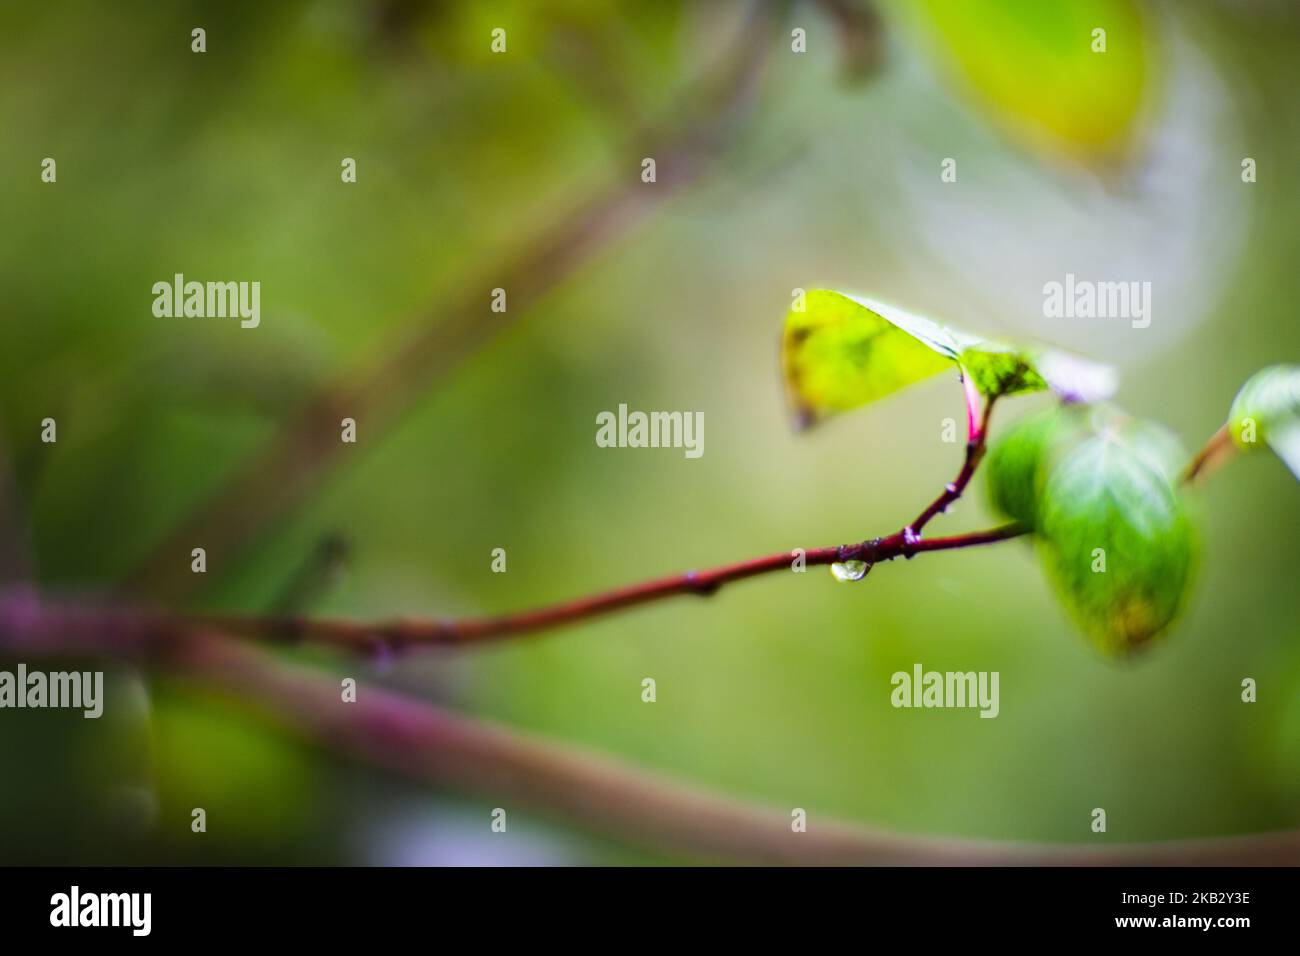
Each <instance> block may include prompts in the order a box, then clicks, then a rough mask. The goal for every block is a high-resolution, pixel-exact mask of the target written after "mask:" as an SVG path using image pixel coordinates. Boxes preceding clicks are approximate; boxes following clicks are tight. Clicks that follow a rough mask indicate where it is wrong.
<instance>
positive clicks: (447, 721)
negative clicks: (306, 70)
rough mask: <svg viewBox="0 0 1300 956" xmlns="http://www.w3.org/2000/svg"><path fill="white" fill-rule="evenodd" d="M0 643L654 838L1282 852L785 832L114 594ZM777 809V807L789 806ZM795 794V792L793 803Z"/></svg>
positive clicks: (1199, 857) (750, 810) (949, 848)
mask: <svg viewBox="0 0 1300 956" xmlns="http://www.w3.org/2000/svg"><path fill="white" fill-rule="evenodd" d="M0 653H3V654H7V655H16V656H19V657H24V656H26V657H42V658H48V657H58V656H64V655H73V656H79V657H80V656H107V657H112V658H118V659H120V658H123V657H125V658H128V659H132V660H138V661H140V662H142V663H145V664H148V665H150V666H151V667H153V668H155V669H160V670H163V671H165V672H167V673H170V674H172V675H176V676H179V677H180V678H182V679H184V680H185V681H187V682H194V683H197V684H201V685H203V686H205V687H209V688H216V689H219V690H221V691H222V692H224V693H226V694H228V695H230V696H232V697H234V698H237V699H238V700H240V701H242V702H244V703H246V704H248V705H250V706H252V707H253V708H254V709H255V710H256V711H257V712H258V713H259V714H261V715H262V716H263V717H265V718H268V719H269V720H271V721H272V722H273V723H274V724H275V725H276V726H278V727H280V728H282V729H283V730H286V731H288V732H290V733H292V734H294V735H296V736H298V737H301V738H303V739H305V740H307V741H309V742H311V743H314V744H316V745H317V746H320V747H323V748H325V749H327V750H328V751H330V752H331V753H337V754H340V755H343V756H346V757H348V758H350V759H353V760H356V761H359V762H361V763H365V764H368V765H371V766H375V767H379V768H382V769H384V770H388V771H391V772H392V773H395V774H398V775H400V776H403V777H407V778H411V779H415V780H419V781H423V782H426V783H430V784H433V785H436V786H439V787H447V788H450V789H454V790H457V791H462V792H465V793H469V794H474V795H477V796H480V797H483V798H485V799H486V800H488V801H490V802H491V804H492V805H493V806H501V807H505V808H507V810H513V809H514V808H515V807H516V806H518V807H520V808H525V809H531V810H536V811H538V812H539V813H541V814H543V815H546V816H550V817H556V818H560V819H562V820H564V821H566V822H568V823H570V824H572V825H574V826H577V827H579V828H581V829H584V830H590V831H596V832H600V833H604V834H607V835H609V836H612V837H615V838H617V839H620V840H623V841H626V842H630V843H637V844H641V845H644V846H646V847H647V848H649V849H651V850H654V851H657V852H661V853H662V852H667V853H672V854H680V855H684V856H688V857H692V858H698V859H702V860H719V861H730V862H747V863H776V864H802V865H923V864H930V865H1002V864H1016V865H1035V866H1036V865H1048V866H1052V865H1099V866H1100V865H1105V866H1128V865H1143V866H1153V865H1167V866H1190V865H1252V864H1254V865H1294V864H1296V863H1298V862H1300V831H1297V830H1291V831H1284V832H1279V833H1269V834H1258V835H1253V836H1244V837H1231V838H1223V839H1211V840H1189V841H1181V842H1174V843H1165V844H1132V845H1128V846H1115V845H1102V846H1083V845H1073V844H1069V845H1059V844H1058V845H1052V844H1016V843H999V842H994V841H978V840H960V839H941V838H934V837H912V836H906V835H902V834H896V833H888V832H886V831H882V830H875V829H872V828H868V827H862V826H856V825H851V824H844V823H836V822H833V821H825V820H822V819H821V818H820V817H819V816H818V814H817V813H816V810H815V809H814V810H812V811H810V813H809V819H808V824H807V831H806V832H803V833H796V832H793V830H792V828H791V815H790V811H789V810H786V811H772V810H764V809H761V808H757V807H754V806H751V805H749V804H746V803H742V802H737V801H734V800H730V799H728V798H726V797H723V796H719V795H717V794H714V793H709V792H707V791H704V790H701V789H698V788H694V787H689V786H684V785H681V784H677V783H673V782H670V781H668V780H666V779H664V778H662V777H659V776H658V775H655V774H652V773H649V772H647V771H644V770H637V769H633V768H631V767H627V766H624V765H621V764H618V763H616V762H614V761H611V760H608V759H604V758H599V757H595V756H592V755H589V754H586V753H582V752H579V751H577V750H574V749H571V748H568V747H562V746H558V745H556V744H552V743H546V742H543V741H539V740H536V739H534V738H531V737H529V736H527V735H524V734H519V733H515V732H513V731H509V730H506V729H504V728H502V727H498V726H494V725H492V724H488V723H484V722H481V721H477V720H473V719H470V718H466V717H462V716H458V715H455V714H451V713H449V712H447V711H444V710H441V709H439V708H437V707H434V706H432V705H430V704H428V703H426V702H424V701H421V700H418V699H415V698H411V697H408V696H405V695H402V694H398V693H395V692H393V691H389V690H386V689H384V688H382V687H372V686H368V685H365V684H364V683H363V685H362V686H361V687H360V688H359V690H358V693H357V699H356V701H355V702H354V703H344V702H343V701H342V699H341V696H340V687H339V684H338V683H337V681H336V679H334V678H332V677H328V676H326V675H324V674H321V673H319V672H317V671H314V670H311V669H308V668H305V667H302V666H300V665H291V664H288V663H286V662H284V661H281V660H279V659H277V658H276V657H275V656H273V655H272V654H270V653H269V652H267V651H263V650H260V649H258V648H255V647H252V646H250V645H246V644H243V643H242V642H239V641H235V640H232V639H229V638H226V637H223V636H219V635H217V634H216V633H215V632H212V631H204V630H199V629H190V630H186V629H183V628H178V627H177V625H176V623H175V622H174V621H164V620H161V619H156V618H155V619H151V618H149V617H147V616H142V615H136V614H131V613H128V612H124V611H121V610H118V611H102V610H95V609H76V608H68V607H59V606H48V605H41V604H38V603H36V602H35V601H34V600H33V599H32V598H31V597H30V595H22V596H13V595H0ZM792 809H793V808H792ZM805 809H807V808H805Z"/></svg>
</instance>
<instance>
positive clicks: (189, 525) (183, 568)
mask: <svg viewBox="0 0 1300 956" xmlns="http://www.w3.org/2000/svg"><path fill="white" fill-rule="evenodd" d="M783 6H784V5H783V4H781V3H769V2H755V3H753V4H752V5H751V7H750V8H749V10H748V13H747V15H746V18H745V20H744V22H743V23H742V25H741V26H740V27H739V29H738V31H737V35H736V36H735V37H734V39H733V40H732V42H731V44H730V46H729V48H728V49H727V50H726V51H725V52H724V54H723V55H722V56H721V57H720V58H719V60H718V61H717V62H716V63H715V64H714V65H713V67H712V68H711V69H709V70H708V71H707V72H706V73H705V74H704V76H703V77H702V78H700V79H699V80H698V82H696V83H695V84H694V85H693V86H692V87H690V88H689V89H687V90H685V91H683V92H682V94H681V96H680V97H679V98H678V103H679V104H680V108H679V109H677V110H676V111H675V112H674V115H673V118H672V119H671V120H670V121H668V122H667V123H664V124H662V125H658V126H652V127H650V128H647V129H642V130H639V131H637V133H636V134H635V135H634V136H633V137H632V139H633V144H632V145H633V149H631V150H629V151H628V154H627V155H628V164H627V167H626V168H625V169H624V170H623V171H622V173H621V174H620V175H619V176H618V177H617V180H616V181H615V182H614V183H612V184H610V185H608V186H606V187H605V188H604V189H601V190H598V191H596V192H595V195H594V196H593V197H592V198H590V199H588V200H585V201H583V202H582V203H580V204H579V205H578V206H577V207H576V208H574V209H573V210H572V211H571V212H570V213H569V214H568V215H566V216H563V217H562V218H561V219H560V221H559V222H558V223H556V224H555V225H554V226H553V227H551V228H549V229H548V230H546V232H545V233H544V234H542V235H539V236H537V237H534V238H533V239H532V240H531V241H530V242H528V243H526V244H525V246H524V247H523V250H522V251H521V252H518V253H516V254H515V255H513V256H509V257H507V258H506V259H505V261H502V262H497V263H493V264H492V265H491V266H490V267H488V268H486V269H484V270H483V271H482V273H480V274H478V275H477V276H475V277H474V279H473V280H472V281H469V282H467V283H466V284H465V286H464V288H463V290H462V292H461V294H460V295H459V296H458V297H455V298H454V301H453V304H452V305H451V306H450V307H448V308H445V309H444V307H443V306H441V305H440V306H437V307H435V308H434V309H432V310H430V311H429V312H427V313H425V314H423V315H421V316H420V317H419V318H418V319H417V320H416V321H415V322H414V323H413V324H412V327H411V328H410V329H409V331H408V332H407V334H405V335H404V336H401V337H400V338H399V339H398V340H397V341H396V342H395V343H393V344H392V346H391V347H389V348H388V349H387V350H386V351H383V352H382V353H381V355H380V356H379V357H378V358H377V359H375V360H374V361H372V362H371V363H370V364H369V365H367V366H366V367H364V368H361V369H358V370H357V371H356V372H355V373H354V374H353V375H352V376H351V378H350V379H349V380H348V381H347V382H346V383H344V384H340V385H338V386H337V387H329V388H325V389H324V390H322V391H321V392H320V393H319V394H317V395H315V396H314V397H312V398H310V399H309V400H308V401H307V402H305V403H304V405H303V406H302V408H301V410H300V411H299V412H298V414H297V415H296V417H294V418H292V419H291V420H290V421H289V422H287V423H286V424H285V425H284V426H283V427H282V428H281V429H280V431H279V433H278V434H276V435H275V436H273V437H272V438H271V439H270V440H269V441H268V442H267V443H266V445H265V446H264V447H263V448H262V449H261V450H260V452H258V453H255V454H254V455H253V456H252V457H251V459H250V460H248V461H247V462H244V463H243V464H241V465H240V466H238V467H237V468H236V470H235V471H234V473H233V474H232V475H230V476H229V477H228V478H227V479H226V480H225V482H224V483H223V484H222V485H221V486H220V487H219V488H218V490H217V491H216V493H215V494H213V495H212V496H211V497H210V498H209V499H208V500H207V501H206V502H204V503H202V504H201V505H200V506H199V507H198V509H197V510H196V511H195V512H194V513H193V514H192V515H191V516H190V517H189V518H187V519H186V520H185V521H184V522H182V524H181V525H180V526H179V527H178V528H176V529H175V530H174V531H173V532H172V533H171V534H169V535H168V536H167V537H166V538H165V539H164V540H163V541H162V542H161V543H160V544H159V545H158V546H157V547H156V548H155V549H154V550H153V552H152V553H151V554H150V555H149V556H148V557H147V558H146V559H145V560H144V561H143V562H142V563H141V564H140V565H139V566H138V567H137V568H136V569H135V571H134V572H133V573H132V574H131V575H130V576H129V579H128V581H127V582H126V589H127V590H129V591H130V592H131V593H134V594H138V595H145V596H148V597H152V598H166V599H172V598H180V597H184V596H185V595H186V594H188V593H190V592H191V591H192V590H193V589H194V588H195V587H196V586H197V584H198V583H199V582H200V581H201V579H199V578H196V577H195V576H194V575H192V574H190V573H189V567H188V563H187V562H188V557H187V556H188V555H189V552H190V549H191V548H194V547H203V548H205V549H206V550H207V555H208V562H209V565H210V566H214V567H221V566H223V565H226V566H228V565H229V564H231V563H232V562H234V561H235V560H236V559H237V558H238V556H239V555H240V553H241V552H242V551H243V550H244V549H245V548H246V547H247V546H248V545H249V544H250V543H251V542H252V541H253V540H254V539H255V538H256V537H257V536H258V535H259V534H261V533H262V532H264V531H265V530H266V529H267V528H268V526H270V525H271V524H273V523H274V522H275V521H276V520H278V519H280V518H282V517H283V516H284V515H285V513H286V512H287V511H288V510H289V509H290V508H291V507H292V506H294V505H295V504H297V503H299V502H301V501H302V499H303V498H304V497H305V495H306V494H307V493H308V492H310V491H311V490H312V489H313V488H314V487H315V486H316V484H317V483H318V482H319V481H320V480H321V479H322V477H323V476H324V474H325V472H326V470H327V469H328V467H329V466H330V465H331V464H333V463H334V462H335V461H336V460H337V459H338V458H339V456H340V454H341V453H342V451H343V450H344V449H346V448H348V447H349V446H347V445H344V444H343V443H342V442H341V441H340V440H339V423H340V420H341V419H342V418H344V417H350V418H354V419H356V421H357V423H358V427H359V428H360V429H361V430H363V432H364V434H365V435H366V441H367V442H371V441H374V440H375V439H376V438H378V436H380V435H381V434H382V433H383V432H384V430H385V429H386V428H387V427H389V426H390V425H391V424H392V423H393V422H394V421H395V420H396V419H397V418H398V417H399V416H400V415H401V413H402V412H404V411H405V410H406V409H408V408H409V407H410V406H411V404H412V403H413V402H414V401H415V400H416V399H417V398H419V397H420V396H421V395H422V394H424V393H425V392H427V391H428V390H429V389H430V388H431V387H433V386H434V385H436V384H438V383H439V382H441V381H442V380H444V379H445V378H446V377H447V376H448V375H450V374H451V373H452V372H453V371H454V370H455V369H456V368H457V367H458V366H459V365H460V363H461V362H463V361H464V360H465V359H466V358H467V357H468V356H469V355H470V354H472V353H473V352H474V351H475V350H476V349H477V348H479V347H481V346H482V345H483V344H484V343H485V342H487V341H489V340H490V339H491V338H493V337H494V336H495V335H496V334H498V333H499V332H501V331H502V330H503V329H504V328H506V327H507V326H508V324H509V323H510V321H512V320H514V319H517V318H518V317H519V316H521V315H522V314H524V313H525V312H526V311H527V310H528V309H529V308H530V307H531V306H533V305H535V304H536V303H537V302H538V301H539V300H540V299H541V298H542V297H543V296H544V295H545V294H546V293H547V292H550V291H551V290H552V289H554V288H555V287H556V286H558V285H559V284H560V283H561V282H562V281H564V280H565V279H566V278H568V277H569V276H571V275H572V274H573V273H574V272H575V271H576V270H577V269H578V268H579V267H580V266H582V265H584V264H586V263H588V262H590V261H591V259H592V258H593V257H594V256H595V255H596V254H597V253H598V252H600V251H601V250H603V249H604V248H606V247H607V246H608V245H609V244H610V243H611V242H613V241H614V240H616V239H618V238H619V237H621V236H623V235H625V234H626V233H627V232H628V231H629V230H630V229H631V228H632V227H633V226H635V225H636V224H637V223H638V222H640V221H642V220H643V219H644V218H645V217H646V216H647V215H648V214H650V213H651V212H653V211H654V210H655V209H657V208H659V207H660V206H662V205H663V204H664V203H665V202H666V201H667V200H668V199H669V198H671V197H672V196H674V195H676V194H678V193H679V192H680V191H681V190H682V189H683V188H685V187H686V186H688V185H689V184H690V183H692V182H694V181H695V180H696V179H698V178H699V176H700V175H701V173H702V172H703V171H704V170H705V168H706V166H707V163H708V161H709V160H710V159H711V158H712V157H713V156H715V155H716V154H717V152H718V150H719V149H720V148H721V147H722V145H723V144H724V143H725V142H726V139H727V136H728V135H729V133H730V131H731V129H732V127H733V126H734V125H735V123H736V121H737V120H738V119H739V117H740V116H741V115H742V114H743V113H744V112H745V109H746V107H747V106H748V104H749V103H750V101H751V98H752V94H753V92H754V90H755V88H756V85H757V82H758V79H759V77H760V75H761V72H762V68H763V66H764V64H765V62H766V60H767V57H768V55H769V53H770V52H771V50H772V46H773V39H774V28H775V27H776V26H777V24H778V22H779V20H778V16H777V14H778V13H779V11H780V10H781V8H782V7H783ZM642 156H654V157H655V158H656V164H657V176H658V178H657V182H655V183H643V182H641V180H640V176H639V171H640V167H639V160H640V157H642ZM497 287H500V288H504V289H506V290H507V293H508V295H509V297H510V299H509V301H510V311H509V312H508V313H504V314H495V313H490V312H488V309H487V306H488V302H489V294H490V291H491V290H492V289H493V288H497Z"/></svg>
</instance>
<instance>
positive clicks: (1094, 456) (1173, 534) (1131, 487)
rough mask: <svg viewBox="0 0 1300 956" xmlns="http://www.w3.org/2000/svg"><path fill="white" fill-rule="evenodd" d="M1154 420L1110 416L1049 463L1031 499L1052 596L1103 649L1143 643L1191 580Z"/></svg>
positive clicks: (1168, 456) (1184, 522)
mask: <svg viewBox="0 0 1300 956" xmlns="http://www.w3.org/2000/svg"><path fill="white" fill-rule="evenodd" d="M1157 429H1158V426H1154V425H1150V424H1146V423H1138V424H1134V423H1129V424H1125V425H1121V426H1116V425H1115V423H1114V422H1111V423H1110V424H1107V425H1105V426H1103V427H1102V430H1101V431H1100V433H1099V434H1096V435H1095V436H1093V437H1090V438H1087V439H1085V440H1083V441H1080V442H1078V443H1077V444H1075V445H1074V446H1072V447H1071V448H1070V449H1069V450H1068V451H1066V452H1065V453H1064V454H1063V455H1062V456H1061V457H1060V460H1059V461H1058V462H1056V463H1055V465H1054V466H1053V467H1052V469H1051V471H1050V473H1049V474H1048V476H1047V478H1046V480H1045V481H1044V482H1043V485H1042V490H1041V495H1040V497H1039V499H1038V529H1039V544H1040V551H1041V554H1042V557H1043V561H1044V564H1045V566H1046V569H1047V572H1048V575H1049V577H1050V578H1051V579H1052V581H1053V583H1054V584H1055V586H1056V589H1057V592H1058V594H1059V595H1060V597H1061V600H1062V601H1063V603H1064V604H1065V606H1066V607H1067V609H1068V610H1069V611H1070V612H1071V615H1072V616H1073V617H1074V619H1075V620H1076V621H1077V622H1078V624H1079V626H1080V627H1081V629H1082V630H1083V631H1084V633H1085V634H1086V635H1087V636H1088V637H1089V638H1090V639H1091V640H1092V642H1093V643H1094V644H1095V645H1096V646H1097V647H1098V648H1099V649H1100V650H1101V651H1102V652H1103V653H1105V654H1108V655H1112V656H1119V655H1123V654H1126V653H1129V652H1131V651H1133V650H1135V649H1136V648H1138V647H1141V646H1142V645H1144V644H1146V643H1148V642H1149V641H1151V640H1152V639H1153V638H1154V637H1156V636H1157V635H1158V634H1160V633H1161V632H1162V631H1163V630H1164V629H1165V628H1167V627H1168V626H1169V624H1170V623H1171V622H1172V621H1173V619H1174V617H1175V615H1176V614H1177V613H1178V610H1179V608H1180V607H1181V606H1182V603H1183V598H1184V595H1185V593H1186V591H1187V587H1188V584H1189V583H1190V580H1191V574H1192V567H1193V555H1194V550H1195V548H1194V538H1195V535H1194V528H1193V522H1192V518H1191V516H1190V514H1189V512H1188V510H1187V506H1186V503H1185V502H1184V500H1183V498H1182V496H1181V495H1180V494H1179V491H1178V488H1177V487H1176V485H1175V483H1174V478H1173V477H1172V475H1173V474H1174V468H1173V466H1172V465H1169V464H1166V463H1167V462H1169V461H1171V460H1172V453H1171V452H1172V443H1171V440H1170V439H1169V437H1168V435H1167V433H1164V434H1162V433H1161V432H1160V431H1157Z"/></svg>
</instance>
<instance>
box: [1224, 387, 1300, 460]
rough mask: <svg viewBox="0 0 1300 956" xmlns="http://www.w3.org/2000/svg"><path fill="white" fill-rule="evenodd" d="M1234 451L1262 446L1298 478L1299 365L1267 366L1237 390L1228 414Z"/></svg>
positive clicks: (1299, 453)
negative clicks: (1271, 451)
mask: <svg viewBox="0 0 1300 956" xmlns="http://www.w3.org/2000/svg"><path fill="white" fill-rule="evenodd" d="M1228 429H1229V431H1230V432H1231V433H1232V440H1233V441H1234V442H1236V444H1237V447H1239V448H1242V449H1244V450H1247V451H1249V450H1252V449H1254V448H1257V447H1259V443H1260V442H1261V441H1262V442H1264V443H1266V444H1267V445H1268V446H1269V447H1270V448H1272V449H1273V451H1274V452H1275V453H1276V454H1277V456H1278V457H1279V458H1281V459H1282V460H1283V461H1284V462H1286V465H1287V467H1288V468H1290V469H1291V471H1292V473H1293V474H1294V475H1295V476H1296V477H1297V478H1300V365H1271V366H1269V367H1268V368H1266V369H1262V370H1260V371H1258V372H1256V373H1255V374H1254V375H1252V376H1251V377H1250V379H1248V380H1247V382H1246V384H1245V385H1243V386H1242V387H1241V391H1240V392H1238V393H1237V397H1236V398H1235V399H1234V400H1233V402H1232V409H1231V411H1229V412H1228Z"/></svg>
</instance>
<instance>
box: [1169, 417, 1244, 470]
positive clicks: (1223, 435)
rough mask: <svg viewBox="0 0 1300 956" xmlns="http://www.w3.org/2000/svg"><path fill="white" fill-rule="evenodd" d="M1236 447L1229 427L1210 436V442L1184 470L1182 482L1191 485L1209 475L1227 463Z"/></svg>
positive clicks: (1221, 428)
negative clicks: (1201, 477) (1199, 478)
mask: <svg viewBox="0 0 1300 956" xmlns="http://www.w3.org/2000/svg"><path fill="white" fill-rule="evenodd" d="M1235 450H1236V446H1235V445H1234V444H1233V443H1232V432H1231V431H1229V429H1228V426H1227V425H1223V426H1221V427H1220V428H1219V430H1218V431H1216V432H1215V433H1214V434H1213V435H1211V436H1210V438H1209V440H1208V441H1207V442H1206V443H1205V445H1204V446H1203V447H1202V448H1201V450H1200V451H1199V452H1197V453H1196V457H1195V458H1193V459H1192V461H1191V464H1189V465H1188V466H1187V468H1186V469H1184V471H1183V474H1182V482H1183V483H1184V484H1190V483H1191V482H1193V481H1195V480H1196V479H1197V478H1198V477H1199V476H1201V475H1208V474H1209V473H1210V472H1212V471H1214V470H1215V469H1216V468H1218V467H1219V466H1220V465H1222V464H1223V463H1224V462H1226V461H1227V460H1228V458H1229V456H1231V455H1232V453H1233V451H1235Z"/></svg>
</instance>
